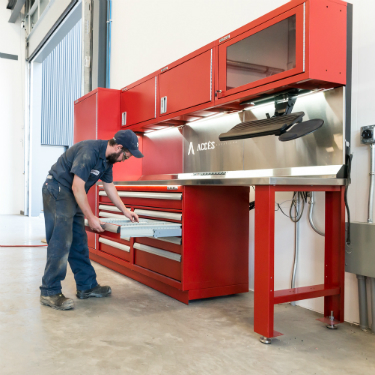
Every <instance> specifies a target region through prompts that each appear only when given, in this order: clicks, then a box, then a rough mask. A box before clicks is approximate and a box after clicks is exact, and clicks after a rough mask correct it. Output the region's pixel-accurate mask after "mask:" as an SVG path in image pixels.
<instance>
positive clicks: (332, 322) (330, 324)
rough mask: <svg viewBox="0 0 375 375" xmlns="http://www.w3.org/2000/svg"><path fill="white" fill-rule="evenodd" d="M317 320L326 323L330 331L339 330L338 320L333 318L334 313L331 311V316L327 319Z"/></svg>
mask: <svg viewBox="0 0 375 375" xmlns="http://www.w3.org/2000/svg"><path fill="white" fill-rule="evenodd" d="M317 320H320V321H321V322H323V323H326V324H327V325H326V327H327V328H328V329H337V324H340V323H341V322H339V321H338V320H335V317H334V316H333V311H331V315H330V316H329V317H327V318H319V319H317Z"/></svg>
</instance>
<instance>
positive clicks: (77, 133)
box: [74, 93, 98, 249]
mask: <svg viewBox="0 0 375 375" xmlns="http://www.w3.org/2000/svg"><path fill="white" fill-rule="evenodd" d="M97 96H98V94H97V93H96V94H94V95H91V96H89V97H87V98H86V99H84V100H82V101H79V102H78V103H76V104H75V105H74V143H78V142H81V141H84V140H87V139H96V134H97V111H96V108H97V107H96V106H97ZM87 199H88V201H89V205H90V208H91V210H92V212H93V213H94V214H96V187H92V188H91V190H90V191H89V192H88V194H87ZM87 243H88V246H89V247H91V248H94V249H96V235H95V233H92V232H87Z"/></svg>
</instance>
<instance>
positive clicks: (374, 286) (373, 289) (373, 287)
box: [371, 277, 375, 333]
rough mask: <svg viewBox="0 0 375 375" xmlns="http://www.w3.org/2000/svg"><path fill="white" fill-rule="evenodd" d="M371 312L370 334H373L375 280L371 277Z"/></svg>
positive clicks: (374, 330) (374, 328)
mask: <svg viewBox="0 0 375 375" xmlns="http://www.w3.org/2000/svg"><path fill="white" fill-rule="evenodd" d="M371 311H372V314H371V317H372V323H371V331H372V333H375V278H373V277H372V278H371Z"/></svg>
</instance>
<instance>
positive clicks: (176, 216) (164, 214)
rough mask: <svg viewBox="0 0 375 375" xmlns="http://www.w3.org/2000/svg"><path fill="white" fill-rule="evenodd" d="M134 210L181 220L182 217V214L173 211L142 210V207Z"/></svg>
mask: <svg viewBox="0 0 375 375" xmlns="http://www.w3.org/2000/svg"><path fill="white" fill-rule="evenodd" d="M134 212H135V213H137V214H138V215H143V216H150V217H161V218H165V219H172V220H180V221H181V219H182V214H177V213H172V212H163V211H152V210H140V209H135V210H134Z"/></svg>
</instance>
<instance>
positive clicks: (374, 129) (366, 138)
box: [361, 125, 375, 145]
mask: <svg viewBox="0 0 375 375" xmlns="http://www.w3.org/2000/svg"><path fill="white" fill-rule="evenodd" d="M361 142H362V143H363V144H365V145H369V144H373V143H375V125H368V126H362V127H361Z"/></svg>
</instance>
